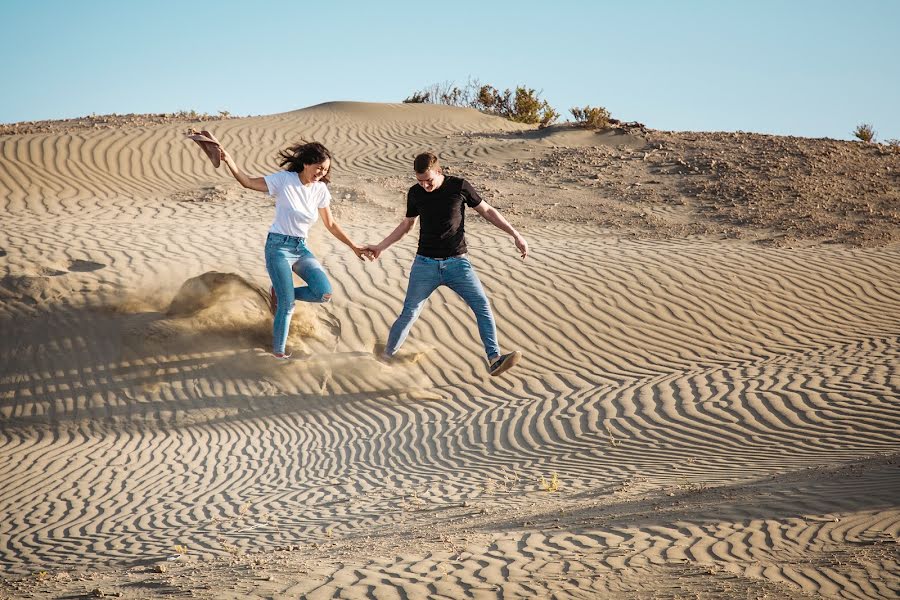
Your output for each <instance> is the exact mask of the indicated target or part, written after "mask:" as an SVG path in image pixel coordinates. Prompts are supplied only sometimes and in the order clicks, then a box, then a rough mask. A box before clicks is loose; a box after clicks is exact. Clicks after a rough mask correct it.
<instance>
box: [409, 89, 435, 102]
mask: <svg viewBox="0 0 900 600" xmlns="http://www.w3.org/2000/svg"><path fill="white" fill-rule="evenodd" d="M430 99H431V94H429V93H428V92H425V91H421V92H416V93H414V94H413V95H412V96H409V97H408V98H407V99H406V100H404V101H403V103H404V104H424V103H426V102H428V101H429V100H430Z"/></svg>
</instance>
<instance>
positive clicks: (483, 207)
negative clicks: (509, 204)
mask: <svg viewBox="0 0 900 600" xmlns="http://www.w3.org/2000/svg"><path fill="white" fill-rule="evenodd" d="M475 211H476V212H477V213H478V214H479V215H481V216H482V217H484V218H485V219H487V221H488V222H489V223H491V224H492V225H493V226H494V227H496V228H497V229H502V230H503V231H505V232H506V233H508V234H509V235H511V236H512V237H513V241H514V242H515V243H516V248H518V249H519V252H520V253H521V254H522V258H525V257H526V256H528V242H526V241H525V238H523V237H522V236H521V235H520V234H519V232H518V231H516V229H515V227H513V226H512V225H510V224H509V221H507V220H506V219H505V218H504V217H503V215H501V214H500V211H498V210H497V209H496V208H494V207H493V206H491V205H490V204H488V203H487V202H485V201H484V200H482V201H481V202H479V203H478V206H476V207H475Z"/></svg>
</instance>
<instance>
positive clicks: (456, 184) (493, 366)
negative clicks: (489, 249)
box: [366, 152, 528, 376]
mask: <svg viewBox="0 0 900 600" xmlns="http://www.w3.org/2000/svg"><path fill="white" fill-rule="evenodd" d="M413 168H414V170H415V174H416V180H417V181H418V183H417V184H416V185H414V186H412V187H411V188H409V192H407V195H406V217H405V218H404V219H403V220H402V221H401V222H400V224H399V225H398V226H397V227H396V228H395V229H394V231H392V232H391V233H390V234H389V235H388V236H387V237H386V238H384V239H383V240H382V241H381V243H379V244H376V245H374V246H371V245H370V246H367V247H366V248H367V250H369V251H370V252H371V253H372V257H373V258H378V257H379V256H380V255H381V253H382V252H384V251H385V250H386V249H387V248H388V247H389V246H391V244H393V243H395V242H396V241H398V240H399V239H400V238H402V237H403V236H404V235H406V234H407V233H409V230H410V229H412V227H413V225H414V224H415V222H416V219H417V218H418V217H421V218H422V226H421V229H420V232H419V247H418V250H417V251H416V258H415V261H414V262H413V266H412V271H411V272H410V274H409V287H408V288H407V290H406V300H405V301H404V302H403V311H402V312H401V313H400V316H399V317H398V318H397V320H396V321H395V322H394V325H393V326H392V327H391V331H390V334H389V335H388V339H387V344H386V345H385V348H384V358H386V359H388V360H390V359H391V358H392V357H393V356H394V355H395V354H396V353H397V351H398V350H399V349H400V346H401V345H402V344H403V342H404V341H405V340H406V336H407V335H409V330H410V329H411V328H412V326H413V323H414V322H415V320H416V318H418V316H419V313H420V312H421V311H422V306H424V304H425V301H426V300H427V299H428V297H429V296H430V295H431V293H432V292H434V290H436V289H437V288H438V287H439V286H441V285H446V286H447V287H449V288H450V289H451V290H453V291H454V292H456V293H457V294H459V296H460V297H462V299H463V300H465V302H466V304H468V305H469V308H471V309H472V312H474V313H475V318H476V320H477V322H478V333H479V335H480V336H481V341H482V343H483V344H484V350H485V353H486V354H487V358H488V371H489V372H490V374H491V376H496V375H499V374H500V373H503V372H504V371H506V370H508V369H509V368H510V367H512V366H514V365H515V364H516V363H517V362H519V359H520V358H521V357H522V353H521V352H519V351H518V350H517V351H514V352H510V353H508V354H501V353H500V346H499V345H498V344H497V327H496V325H495V324H494V315H493V313H492V312H491V306H490V304H489V303H488V299H487V296H486V295H485V293H484V288H483V287H482V286H481V282H480V281H479V280H478V275H477V274H476V273H475V269H473V268H472V265H471V263H470V262H469V259H468V257H467V256H466V252H467V247H466V236H465V210H466V206H469V207H471V208H474V209H475V211H476V212H478V214H480V215H481V216H482V217H484V218H485V219H487V220H488V221H489V222H491V223H492V224H493V225H495V226H496V227H498V228H499V229H502V230H503V231H505V232H506V233H508V234H509V235H511V236H512V237H513V241H514V242H515V244H516V248H518V249H519V252H520V253H521V255H522V258H523V259H524V258H525V257H526V256H528V243H527V242H526V241H525V239H524V238H523V237H522V236H521V235H519V232H517V231H516V230H515V229H514V228H513V227H512V225H510V224H509V223H508V222H507V221H506V219H504V218H503V215H501V214H500V213H499V212H497V209H495V208H493V207H491V206H490V205H489V204H488V203H487V202H485V201H484V200H482V199H481V197H480V196H479V195H478V192H476V191H475V189H474V188H473V187H472V185H471V184H470V183H469V182H468V181H466V180H465V179H462V178H460V177H454V176H452V175H444V174H443V172H442V170H441V167H440V164H438V158H437V156H435V155H434V154H432V153H430V152H425V153H423V154H420V155H418V156H417V157H416V159H415V161H414V162H413Z"/></svg>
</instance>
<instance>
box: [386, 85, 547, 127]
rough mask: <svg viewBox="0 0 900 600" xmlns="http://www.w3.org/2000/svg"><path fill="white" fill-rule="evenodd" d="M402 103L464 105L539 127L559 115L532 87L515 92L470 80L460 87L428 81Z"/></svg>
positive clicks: (521, 88) (520, 87) (518, 89)
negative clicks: (426, 84) (425, 85)
mask: <svg viewBox="0 0 900 600" xmlns="http://www.w3.org/2000/svg"><path fill="white" fill-rule="evenodd" d="M404 102H407V103H414V102H429V103H432V104H446V105H448V106H465V107H469V108H475V109H477V110H480V111H482V112H486V113H488V114H492V115H497V116H500V117H504V118H507V119H509V120H511V121H516V122H518V123H528V124H530V125H535V124H537V125H540V126H541V127H546V126H547V125H550V124H551V123H553V122H554V121H556V120H557V119H558V118H559V113H558V112H556V111H555V110H554V109H553V107H552V106H550V104H549V103H548V102H547V101H546V100H541V98H540V96H539V94H538V93H537V92H535V91H534V90H533V89H530V88H526V87H524V86H518V87H517V88H516V90H515V92H513V91H512V90H509V89H506V90H504V91H502V92H501V91H500V90H498V89H497V88H495V87H494V86H492V85H480V84H479V83H478V81H477V80H472V79H469V81H468V82H467V83H466V85H465V86H463V87H459V86H456V85H454V84H453V82H445V83H443V84H432V85H431V86H428V87H427V88H425V89H423V90H420V91H418V92H416V93H414V94H413V95H412V96H410V97H409V98H407V99H406V100H404Z"/></svg>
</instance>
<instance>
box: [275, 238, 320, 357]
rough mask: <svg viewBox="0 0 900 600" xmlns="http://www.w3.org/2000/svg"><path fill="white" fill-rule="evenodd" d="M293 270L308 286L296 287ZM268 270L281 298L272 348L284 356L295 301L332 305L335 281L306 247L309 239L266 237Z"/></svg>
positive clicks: (278, 297)
mask: <svg viewBox="0 0 900 600" xmlns="http://www.w3.org/2000/svg"><path fill="white" fill-rule="evenodd" d="M292 270H293V272H294V273H297V275H298V276H299V277H300V279H302V280H303V281H305V282H306V285H304V286H302V287H297V288H295V287H294V276H293V274H292V273H291V271H292ZM266 271H268V272H269V278H271V279H272V288H273V289H274V290H275V297H276V298H277V299H278V309H277V310H276V311H275V324H274V325H273V328H272V330H273V337H274V340H273V342H272V349H273V351H274V352H275V353H283V352H284V346H285V343H286V342H287V334H288V329H289V328H290V326H291V315H293V314H294V301H295V300H299V301H301V302H328V301H329V300H330V299H331V282H330V281H328V276H327V275H326V274H325V269H323V268H322V265H321V264H319V261H318V260H316V257H315V256H313V253H312V252H310V250H309V248H307V247H306V240H305V239H303V238H299V237H293V236H290V235H282V234H280V233H269V237H267V238H266Z"/></svg>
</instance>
